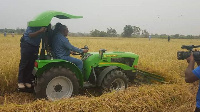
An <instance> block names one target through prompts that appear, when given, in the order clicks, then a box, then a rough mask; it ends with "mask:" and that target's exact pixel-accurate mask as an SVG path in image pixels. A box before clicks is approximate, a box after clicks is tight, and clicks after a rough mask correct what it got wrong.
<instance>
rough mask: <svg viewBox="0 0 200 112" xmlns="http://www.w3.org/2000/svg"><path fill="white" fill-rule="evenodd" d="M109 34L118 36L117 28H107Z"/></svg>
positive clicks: (109, 35)
mask: <svg viewBox="0 0 200 112" xmlns="http://www.w3.org/2000/svg"><path fill="white" fill-rule="evenodd" d="M107 36H108V37H116V36H117V31H116V30H115V29H112V28H111V27H110V28H107Z"/></svg>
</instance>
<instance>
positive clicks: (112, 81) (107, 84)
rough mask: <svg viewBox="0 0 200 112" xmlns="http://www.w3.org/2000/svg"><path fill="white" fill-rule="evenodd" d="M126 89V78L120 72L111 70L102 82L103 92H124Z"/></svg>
mask: <svg viewBox="0 0 200 112" xmlns="http://www.w3.org/2000/svg"><path fill="white" fill-rule="evenodd" d="M127 87H128V78H127V76H126V75H125V74H124V73H123V72H122V71H120V70H113V71H111V72H110V73H108V74H107V75H106V76H105V77H104V79H103V82H102V89H103V92H110V91H113V90H114V91H119V90H125V89H126V88H127Z"/></svg>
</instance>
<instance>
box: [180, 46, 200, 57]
mask: <svg viewBox="0 0 200 112" xmlns="http://www.w3.org/2000/svg"><path fill="white" fill-rule="evenodd" d="M198 47H200V45H198V46H195V45H182V47H181V48H182V49H187V50H188V51H178V52H177V59H178V60H184V59H187V58H188V57H190V55H191V53H193V56H194V60H195V61H200V51H193V48H198Z"/></svg>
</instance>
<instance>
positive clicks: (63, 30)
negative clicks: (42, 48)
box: [52, 23, 88, 72]
mask: <svg viewBox="0 0 200 112" xmlns="http://www.w3.org/2000/svg"><path fill="white" fill-rule="evenodd" d="M68 32H69V31H68V28H67V27H66V26H65V25H62V24H61V23H57V24H56V26H55V29H54V36H53V39H52V50H53V52H54V54H55V57H56V58H57V59H63V60H67V61H70V62H72V63H74V64H75V65H76V66H77V67H78V68H79V69H80V71H81V72H82V68H83V62H82V60H80V59H77V58H73V57H70V52H71V51H73V52H78V53H87V52H88V49H79V48H77V47H74V46H73V45H72V44H71V43H70V42H69V40H68V38H67V35H68Z"/></svg>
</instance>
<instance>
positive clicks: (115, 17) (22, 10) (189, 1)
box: [0, 0, 200, 35]
mask: <svg viewBox="0 0 200 112" xmlns="http://www.w3.org/2000/svg"><path fill="white" fill-rule="evenodd" d="M47 10H55V11H62V12H66V13H68V14H72V15H80V16H83V18H82V19H73V20H62V21H61V20H59V19H55V18H54V19H53V20H52V24H55V23H56V22H61V23H63V24H65V25H67V26H68V28H69V30H70V32H82V33H84V32H85V33H89V32H90V31H91V30H94V29H98V30H101V31H107V28H109V27H112V28H114V29H116V30H117V32H118V33H122V32H123V28H124V26H125V25H132V26H138V27H140V28H141V29H143V30H144V29H146V30H147V31H148V32H149V33H153V34H155V33H157V34H183V35H200V0H1V4H0V29H2V28H14V29H15V28H17V27H19V28H26V27H27V22H28V21H30V20H31V19H33V18H34V17H35V16H37V14H39V13H41V12H43V11H47Z"/></svg>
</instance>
